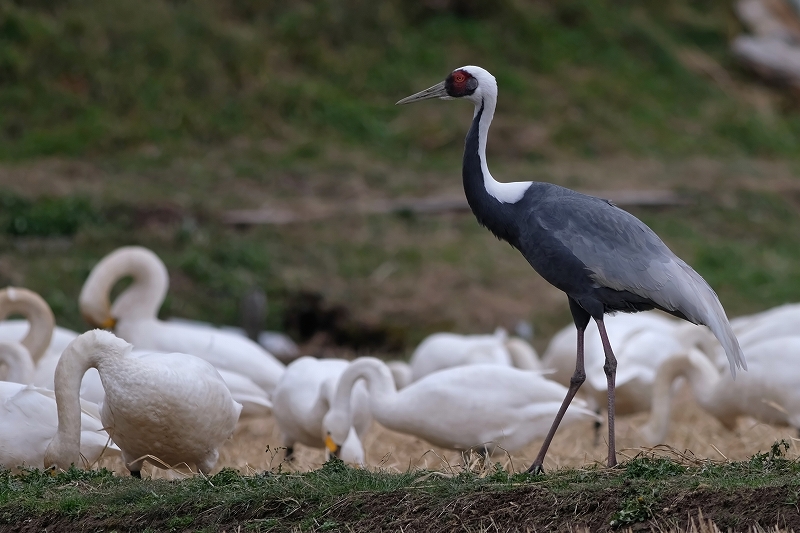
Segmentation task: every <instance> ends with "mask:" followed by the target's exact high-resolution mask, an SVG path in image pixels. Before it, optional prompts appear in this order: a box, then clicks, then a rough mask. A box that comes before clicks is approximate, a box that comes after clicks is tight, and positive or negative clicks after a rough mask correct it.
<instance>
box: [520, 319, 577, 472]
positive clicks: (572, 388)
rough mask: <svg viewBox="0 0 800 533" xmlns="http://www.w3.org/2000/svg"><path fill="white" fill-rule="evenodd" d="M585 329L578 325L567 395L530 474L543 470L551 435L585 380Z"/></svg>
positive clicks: (554, 432)
mask: <svg viewBox="0 0 800 533" xmlns="http://www.w3.org/2000/svg"><path fill="white" fill-rule="evenodd" d="M585 331H586V325H585V324H584V327H578V354H577V356H576V358H575V373H574V374H572V377H571V378H570V380H569V389H568V390H567V396H566V397H565V398H564V401H563V402H562V403H561V408H560V409H559V410H558V414H556V418H555V420H553V425H552V426H550V431H548V432H547V436H546V437H545V438H544V443H542V448H541V449H540V450H539V454H538V455H537V456H536V459H535V460H534V461H533V464H532V465H531V467H530V468H528V472H529V473H531V474H541V473H543V472H544V468H543V467H542V465H544V456H545V455H547V449H548V448H549V447H550V441H552V440H553V436H554V435H555V434H556V430H557V429H558V425H559V424H560V423H561V419H562V418H564V413H566V412H567V407H569V404H570V403H571V402H572V399H573V398H574V397H575V394H576V393H577V392H578V389H579V388H581V385H582V384H583V382H584V381H586V370H585V369H584V364H583V341H584V332H585Z"/></svg>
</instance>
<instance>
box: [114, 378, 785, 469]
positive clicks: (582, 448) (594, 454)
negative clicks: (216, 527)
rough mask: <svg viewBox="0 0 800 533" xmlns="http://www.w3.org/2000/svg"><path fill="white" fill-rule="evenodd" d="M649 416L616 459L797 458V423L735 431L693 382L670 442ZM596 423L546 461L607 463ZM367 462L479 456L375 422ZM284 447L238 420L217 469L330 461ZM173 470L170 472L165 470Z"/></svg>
mask: <svg viewBox="0 0 800 533" xmlns="http://www.w3.org/2000/svg"><path fill="white" fill-rule="evenodd" d="M646 419H647V413H640V414H637V415H630V416H623V417H620V418H618V420H617V447H618V451H619V458H620V459H624V458H626V457H633V456H635V455H636V454H638V453H640V452H642V451H652V452H654V453H656V454H663V455H668V456H671V457H673V458H680V459H682V460H684V461H689V462H691V461H693V460H694V459H712V460H720V461H724V460H731V461H736V460H744V459H747V458H749V457H750V456H752V455H753V454H755V453H757V452H759V451H760V452H765V451H768V450H769V449H770V446H771V445H772V444H773V443H774V442H775V441H776V440H780V439H786V440H787V441H789V442H791V448H790V450H789V452H788V457H790V458H797V457H800V439H798V438H797V435H796V432H795V430H794V429H793V428H787V427H774V426H769V425H766V424H761V423H759V422H757V421H755V420H752V419H748V418H743V419H740V420H739V425H738V427H737V431H736V432H735V433H731V432H729V431H727V430H726V429H725V428H723V427H722V425H721V424H720V423H719V422H717V420H716V419H715V418H713V417H712V416H710V415H708V414H707V413H705V412H704V411H703V410H702V409H700V408H699V407H698V406H697V405H696V404H695V403H694V401H693V400H692V398H691V394H690V392H689V390H688V389H686V388H684V389H683V390H682V391H681V392H680V393H679V394H678V395H677V404H676V407H675V409H674V411H673V419H672V420H673V423H672V425H671V427H670V432H669V435H668V438H667V442H665V443H664V444H665V445H666V446H658V447H656V448H650V447H648V446H644V445H643V442H644V441H643V439H642V437H641V436H640V434H639V432H638V429H637V428H638V427H639V426H640V425H641V424H643V423H644V422H645V421H646ZM593 436H594V432H593V427H592V425H591V423H583V424H574V425H572V426H569V427H565V428H563V429H562V430H560V431H559V432H558V434H557V435H556V438H555V439H554V441H553V444H552V446H551V448H550V452H549V454H548V456H547V461H546V463H545V467H546V468H547V469H549V470H553V469H557V468H566V467H580V466H585V465H589V464H595V463H598V464H603V463H604V462H605V458H606V445H605V439H603V441H602V442H601V443H600V444H599V445H597V446H594V445H593ZM540 444H541V441H535V442H533V443H531V444H530V445H529V446H527V447H526V448H524V449H522V450H520V451H517V452H515V453H513V454H505V455H502V454H499V453H498V454H496V455H495V456H494V457H493V458H492V462H493V463H494V462H499V463H501V464H502V465H503V466H504V467H505V468H506V469H508V470H510V471H522V470H524V469H525V468H527V467H528V466H529V465H530V463H532V462H533V459H534V457H535V455H536V452H538V450H539V446H540ZM364 445H365V449H366V457H367V463H368V467H369V468H375V469H382V470H388V471H397V472H404V471H407V470H409V469H419V468H422V469H428V470H432V471H437V472H441V473H442V474H444V475H447V474H453V473H458V472H459V471H460V470H461V469H463V468H464V466H465V462H466V466H468V467H474V466H475V465H474V462H475V458H472V457H464V456H462V454H461V453H459V452H456V451H453V450H446V449H443V448H438V447H436V446H431V445H430V444H428V443H427V442H425V441H423V440H422V439H419V438H417V437H414V436H411V435H404V434H401V433H397V432H394V431H390V430H388V429H386V428H384V427H382V426H381V425H380V424H377V423H375V424H374V425H373V427H372V430H371V431H370V432H369V434H368V435H367V438H366V439H365V442H364ZM283 456H284V450H283V449H282V448H280V438H279V432H278V428H277V425H276V424H275V420H274V419H273V418H272V417H269V418H265V419H257V420H247V421H243V422H240V424H239V427H238V428H237V430H236V433H235V435H234V437H233V438H232V439H231V440H230V441H229V442H227V443H226V444H225V445H224V446H223V448H222V450H221V452H220V460H219V463H218V464H217V469H221V468H223V467H231V468H235V469H237V470H239V471H240V472H242V473H245V474H247V473H254V472H261V471H264V470H272V469H277V468H279V467H280V468H282V469H283V470H284V471H286V470H287V469H288V470H293V471H307V470H313V469H316V468H319V467H320V466H321V465H322V464H323V463H324V461H325V454H324V452H323V450H322V449H315V448H309V447H306V446H303V445H297V446H296V447H295V460H294V461H292V462H291V463H290V462H286V461H284V460H283ZM103 465H104V466H107V467H109V468H112V469H114V470H115V471H117V472H118V473H120V474H122V473H125V470H124V468H123V466H122V464H121V461H119V460H116V459H113V460H112V459H105V460H104V461H103ZM142 473H143V474H144V475H145V476H146V475H152V476H154V477H162V476H164V471H162V470H155V469H153V467H152V466H145V468H144V469H143V472H142ZM171 476H174V474H167V477H171Z"/></svg>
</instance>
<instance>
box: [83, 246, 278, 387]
mask: <svg viewBox="0 0 800 533" xmlns="http://www.w3.org/2000/svg"><path fill="white" fill-rule="evenodd" d="M126 276H132V277H133V282H132V283H131V285H130V286H129V287H127V288H126V289H125V290H124V291H123V292H122V294H120V295H119V296H118V297H117V298H116V300H115V301H114V305H113V306H111V305H110V302H109V297H110V293H111V289H112V287H113V286H114V284H115V283H116V282H117V281H119V280H120V279H122V278H124V277H126ZM168 285H169V275H168V273H167V268H166V267H165V266H164V263H163V262H162V261H161V260H160V259H159V258H158V256H157V255H156V254H154V253H153V252H151V251H150V250H148V249H147V248H142V247H140V246H126V247H123V248H118V249H117V250H115V251H113V252H111V253H110V254H108V255H107V256H106V257H104V258H103V259H102V260H101V261H100V262H99V263H98V264H97V265H95V267H94V268H93V269H92V271H91V273H90V274H89V277H88V279H87V280H86V282H85V283H84V285H83V288H82V290H81V294H80V298H79V305H80V309H81V313H82V314H83V316H84V318H85V319H86V321H87V322H89V323H90V324H92V325H94V326H97V327H103V328H114V332H115V333H116V334H117V335H119V336H120V337H122V338H123V339H125V340H127V341H128V342H130V343H132V344H133V345H134V346H135V347H136V348H137V349H139V350H155V351H160V352H181V353H189V354H192V355H195V356H197V357H200V358H202V359H205V360H206V361H208V362H209V363H211V364H212V365H214V366H215V367H216V368H218V369H222V370H228V371H230V372H236V373H239V374H241V375H243V376H246V377H248V378H249V379H251V380H253V382H255V383H256V384H257V385H258V386H259V387H261V388H262V389H264V391H266V392H267V394H271V393H272V390H273V389H274V388H275V385H276V384H277V383H278V380H279V379H280V377H281V375H282V374H283V372H284V370H285V367H284V365H283V364H282V363H281V362H280V361H278V360H277V359H275V357H273V356H272V355H271V354H270V353H269V352H267V351H266V350H264V349H263V348H261V347H260V346H259V345H258V344H256V343H254V342H253V341H251V340H250V339H248V338H246V337H242V336H239V335H236V334H232V333H228V332H226V331H223V330H220V329H217V328H205V327H201V326H193V325H187V324H180V323H167V322H163V321H161V320H159V319H158V318H157V313H158V309H159V307H161V303H162V302H163V301H164V297H165V296H166V293H167V287H168Z"/></svg>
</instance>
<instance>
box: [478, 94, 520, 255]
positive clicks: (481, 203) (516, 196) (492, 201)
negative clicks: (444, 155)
mask: <svg viewBox="0 0 800 533" xmlns="http://www.w3.org/2000/svg"><path fill="white" fill-rule="evenodd" d="M496 103H497V100H496V98H495V97H493V95H487V96H484V97H483V98H481V101H480V104H476V106H475V115H474V117H473V118H472V126H471V127H470V129H469V133H467V139H466V141H465V143H464V163H463V171H462V176H463V178H464V192H465V194H466V196H467V202H468V203H469V206H470V208H471V209H472V212H473V213H474V214H475V217H476V218H477V219H478V222H479V223H480V224H481V225H483V226H486V227H487V228H488V229H489V230H490V231H491V232H492V233H494V234H495V235H496V236H497V237H498V238H500V239H503V240H505V241H508V242H510V243H511V244H514V241H515V233H516V232H515V231H514V226H515V225H514V223H513V220H514V217H513V215H512V213H511V206H512V205H513V204H515V203H516V202H518V201H520V200H521V199H522V197H523V196H524V195H525V191H527V190H528V188H529V187H530V185H531V183H530V182H515V183H500V182H498V181H496V180H495V179H494V178H493V177H492V174H491V173H490V172H489V167H488V165H487V164H486V140H487V138H488V134H489V126H490V125H491V123H492V118H493V117H494V110H495V106H496Z"/></svg>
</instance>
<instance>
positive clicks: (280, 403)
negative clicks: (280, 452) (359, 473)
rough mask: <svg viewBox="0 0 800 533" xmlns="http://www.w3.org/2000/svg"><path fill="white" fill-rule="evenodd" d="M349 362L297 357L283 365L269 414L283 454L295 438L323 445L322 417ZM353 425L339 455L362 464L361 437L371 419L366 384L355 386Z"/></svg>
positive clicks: (288, 452)
mask: <svg viewBox="0 0 800 533" xmlns="http://www.w3.org/2000/svg"><path fill="white" fill-rule="evenodd" d="M349 365H350V362H349V361H345V360H344V359H316V358H314V357H308V356H305V357H301V358H300V359H296V360H295V361H293V362H292V363H290V364H289V365H288V366H287V367H286V373H285V374H284V375H283V377H281V380H280V381H279V382H278V386H277V387H276V388H275V393H274V395H273V401H274V407H273V414H274V415H275V421H276V422H277V423H278V428H279V429H280V431H281V439H282V441H283V445H284V446H286V457H287V458H290V457H291V456H292V453H293V452H294V445H295V443H297V442H299V443H301V444H305V445H306V446H311V447H313V448H325V433H324V432H323V429H322V419H323V417H324V416H325V414H326V413H327V412H328V410H329V409H330V404H331V402H332V400H333V395H334V392H335V391H336V385H337V383H338V382H339V378H340V377H341V375H342V373H343V372H344V371H345V370H346V369H347V367H348V366H349ZM352 405H353V408H352V411H353V425H352V426H351V427H350V429H349V431H348V433H347V438H346V439H345V440H344V442H343V443H342V449H341V452H340V454H339V457H340V458H341V459H342V460H343V461H345V462H348V463H354V464H359V465H363V464H364V447H363V445H362V444H361V439H362V438H363V436H364V435H365V434H366V432H367V430H368V429H369V426H370V424H371V423H372V415H371V414H370V409H369V395H368V393H367V390H366V388H365V387H364V386H363V385H361V386H356V388H355V389H354V391H353V398H352Z"/></svg>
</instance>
